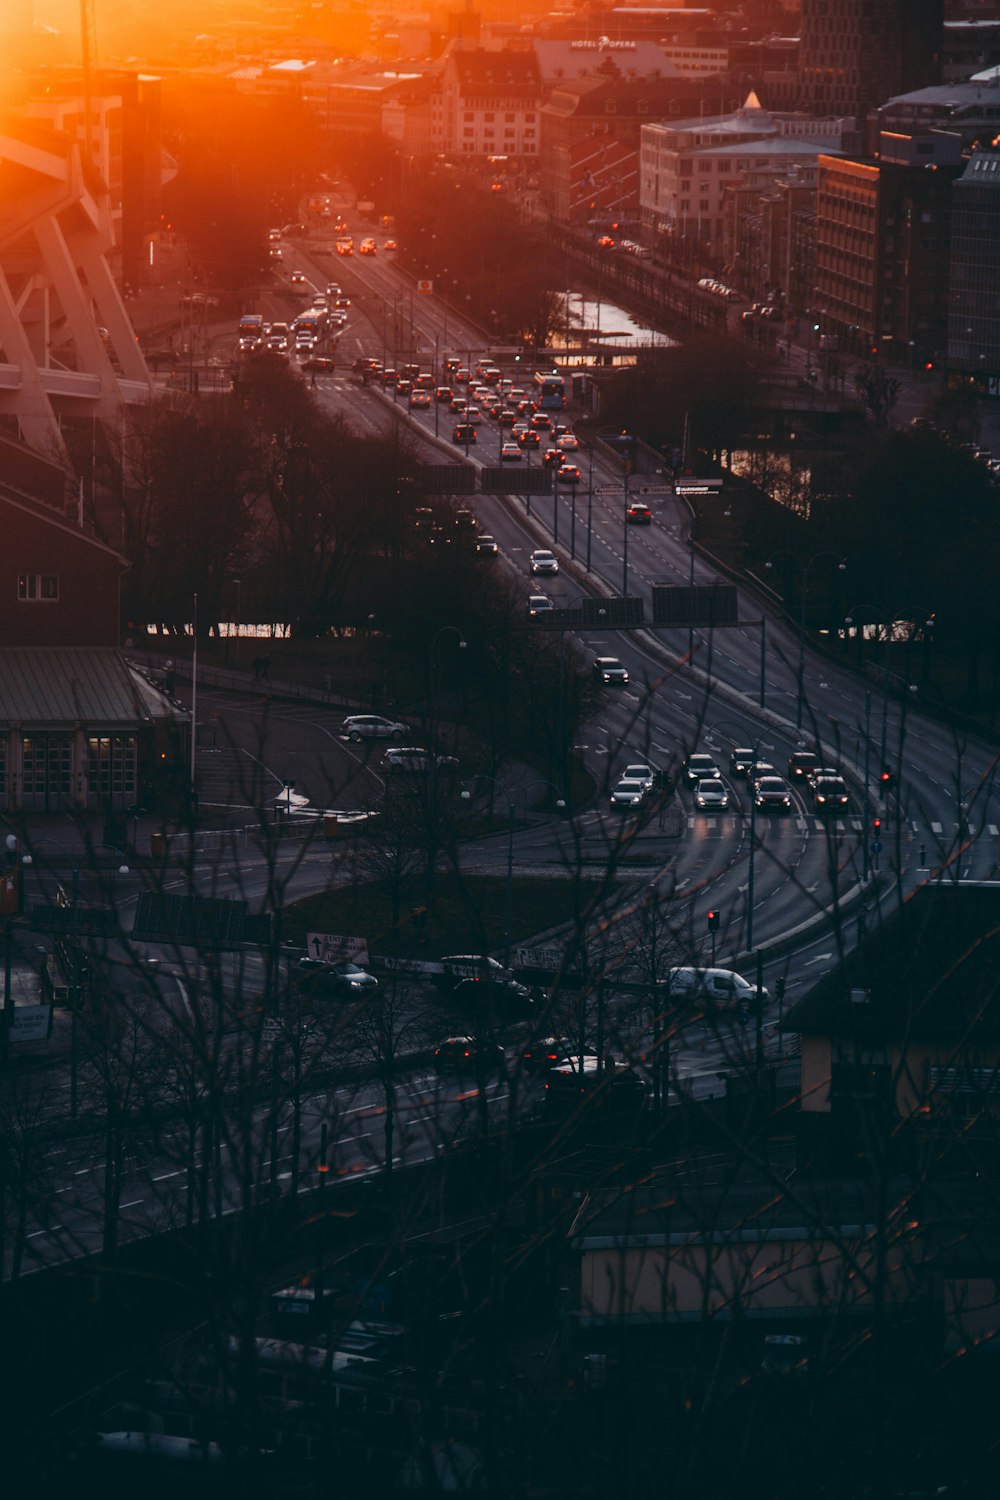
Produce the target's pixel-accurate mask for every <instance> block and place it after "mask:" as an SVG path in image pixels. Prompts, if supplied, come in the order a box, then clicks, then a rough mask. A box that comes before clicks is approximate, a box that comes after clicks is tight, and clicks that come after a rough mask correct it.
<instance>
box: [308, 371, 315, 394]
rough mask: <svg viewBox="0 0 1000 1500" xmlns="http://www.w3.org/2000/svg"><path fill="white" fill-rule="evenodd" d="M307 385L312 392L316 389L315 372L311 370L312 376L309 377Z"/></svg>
mask: <svg viewBox="0 0 1000 1500" xmlns="http://www.w3.org/2000/svg"><path fill="white" fill-rule="evenodd" d="M309 384H310V385H311V386H312V388H313V390H315V389H316V371H315V370H313V372H312V374H311V375H310V377H309Z"/></svg>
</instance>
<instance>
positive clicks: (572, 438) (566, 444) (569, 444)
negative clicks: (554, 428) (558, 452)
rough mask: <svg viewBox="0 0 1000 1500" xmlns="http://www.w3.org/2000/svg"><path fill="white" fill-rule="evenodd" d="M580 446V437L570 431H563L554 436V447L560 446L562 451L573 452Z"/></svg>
mask: <svg viewBox="0 0 1000 1500" xmlns="http://www.w3.org/2000/svg"><path fill="white" fill-rule="evenodd" d="M579 446H580V439H579V438H578V437H577V436H576V434H575V433H572V432H563V433H561V434H560V436H559V437H557V438H556V447H557V448H561V449H562V450H563V452H564V453H575V452H576V450H577V449H578V448H579Z"/></svg>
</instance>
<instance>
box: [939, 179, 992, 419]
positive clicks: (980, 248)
mask: <svg viewBox="0 0 1000 1500" xmlns="http://www.w3.org/2000/svg"><path fill="white" fill-rule="evenodd" d="M998 244H1000V151H998V150H988V151H976V152H974V153H973V155H972V157H971V158H970V160H969V164H968V166H967V167H966V169H965V171H964V172H963V174H962V176H961V177H960V178H959V180H958V182H956V183H955V185H954V188H953V189H952V218H951V287H950V295H949V298H948V365H949V367H950V369H952V370H958V371H962V372H963V373H964V374H966V375H972V376H974V377H975V378H976V380H977V381H979V382H980V383H981V384H982V387H983V391H984V393H986V394H989V395H991V396H995V395H996V394H997V393H998V391H1000V306H998V303H997V245H998Z"/></svg>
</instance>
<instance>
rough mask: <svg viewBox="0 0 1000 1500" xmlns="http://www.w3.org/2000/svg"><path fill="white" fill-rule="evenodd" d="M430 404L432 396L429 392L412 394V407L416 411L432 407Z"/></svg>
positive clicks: (414, 392) (412, 392) (413, 392)
mask: <svg viewBox="0 0 1000 1500" xmlns="http://www.w3.org/2000/svg"><path fill="white" fill-rule="evenodd" d="M430 404H431V396H430V392H429V391H411V392H410V406H411V407H413V408H414V410H424V409H425V408H426V407H428V406H430Z"/></svg>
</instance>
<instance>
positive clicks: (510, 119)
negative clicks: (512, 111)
mask: <svg viewBox="0 0 1000 1500" xmlns="http://www.w3.org/2000/svg"><path fill="white" fill-rule="evenodd" d="M503 118H504V123H505V124H506V125H513V123H514V116H513V115H504V117H503Z"/></svg>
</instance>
